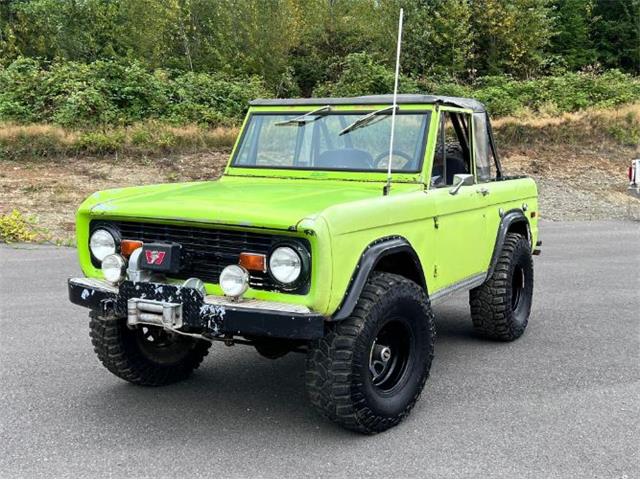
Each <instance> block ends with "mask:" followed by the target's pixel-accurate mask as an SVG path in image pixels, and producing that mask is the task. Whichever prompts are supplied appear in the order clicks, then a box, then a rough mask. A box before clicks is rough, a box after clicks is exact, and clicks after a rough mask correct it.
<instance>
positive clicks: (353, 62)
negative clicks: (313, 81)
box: [313, 53, 420, 97]
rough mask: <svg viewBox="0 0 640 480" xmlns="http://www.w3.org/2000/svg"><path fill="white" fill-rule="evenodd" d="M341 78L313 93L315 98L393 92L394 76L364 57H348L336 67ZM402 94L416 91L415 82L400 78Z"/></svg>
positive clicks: (365, 55)
mask: <svg viewBox="0 0 640 480" xmlns="http://www.w3.org/2000/svg"><path fill="white" fill-rule="evenodd" d="M336 68H337V69H338V70H339V71H341V74H340V76H339V78H338V80H337V81H335V82H325V83H322V84H320V85H318V86H317V87H316V89H315V90H314V91H313V94H314V96H316V97H354V96H358V95H377V94H385V93H392V92H393V81H394V72H393V71H392V70H390V69H388V68H387V67H385V66H384V65H381V64H379V63H377V62H376V61H375V60H374V58H373V57H372V56H371V55H369V54H367V53H352V54H350V55H347V56H346V57H345V59H344V61H343V62H341V63H340V64H339V65H337V66H336ZM399 85H400V91H402V93H416V92H418V91H419V90H420V89H419V88H418V85H417V84H416V82H415V81H413V80H412V79H410V78H408V77H404V76H403V77H402V78H401V79H400V81H399Z"/></svg>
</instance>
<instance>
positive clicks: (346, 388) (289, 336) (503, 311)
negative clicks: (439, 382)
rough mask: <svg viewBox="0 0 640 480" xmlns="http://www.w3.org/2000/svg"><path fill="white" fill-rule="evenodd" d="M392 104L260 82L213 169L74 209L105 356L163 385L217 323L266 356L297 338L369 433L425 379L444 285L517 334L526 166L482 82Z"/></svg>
mask: <svg viewBox="0 0 640 480" xmlns="http://www.w3.org/2000/svg"><path fill="white" fill-rule="evenodd" d="M393 105H394V104H393V103H392V97H391V96H386V95H385V96H369V97H357V98H332V99H327V98H319V99H294V100H256V101H254V102H252V103H251V105H250V108H249V112H248V115H247V117H246V119H245V121H244V125H243V127H242V130H241V133H240V135H239V137H238V140H237V143H236V145H235V148H234V149H233V152H232V154H231V158H230V160H229V164H228V165H227V167H226V170H225V172H224V175H223V176H222V178H220V179H219V180H217V181H206V182H196V183H182V184H164V185H149V186H143V187H133V188H122V189H115V190H108V191H102V192H97V193H95V194H93V195H91V196H90V197H89V198H88V199H87V200H86V201H85V202H84V203H83V204H82V205H81V206H80V209H79V211H78V215H77V240H78V255H79V259H80V265H81V267H82V270H83V272H84V274H85V275H86V277H83V278H71V279H69V282H68V286H69V297H70V300H71V301H72V302H73V303H75V304H78V305H81V306H84V307H87V308H89V309H90V310H91V312H90V331H91V332H90V333H91V340H92V342H93V346H94V348H95V352H96V353H97V355H98V358H99V359H100V361H101V362H102V363H103V364H104V366H105V367H106V368H107V369H108V370H110V371H111V372H112V373H114V374H115V375H117V376H118V377H120V378H123V379H125V380H127V381H129V382H132V383H135V384H140V385H165V384H168V383H171V382H175V381H179V380H182V379H184V378H186V377H187V376H189V374H190V373H191V372H192V371H193V370H194V369H195V368H197V367H198V365H199V364H200V362H201V361H202V359H203V357H204V356H205V355H206V354H207V350H208V348H209V346H210V345H211V344H212V343H213V342H215V341H220V342H223V343H225V344H226V345H233V344H235V343H241V344H248V345H253V346H254V347H255V348H256V350H257V351H258V352H259V353H260V354H261V355H264V356H265V357H268V358H277V357H280V356H282V355H285V354H286V353H288V352H292V351H295V352H303V353H305V354H306V356H307V360H306V388H307V391H308V397H309V400H310V402H311V404H312V405H313V406H314V407H315V408H317V409H318V410H319V411H320V412H321V413H322V414H324V415H325V416H326V417H328V418H329V419H331V420H333V421H335V422H338V423H339V424H341V425H342V426H344V427H346V428H349V429H352V430H356V431H360V432H365V433H375V432H380V431H383V430H386V429H388V428H390V427H392V426H394V425H396V424H398V423H399V422H400V421H401V420H402V419H403V418H404V417H405V416H406V415H407V414H408V413H409V411H410V410H411V408H412V407H413V405H414V404H415V402H416V400H417V399H418V397H419V395H420V393H421V391H422V389H423V386H424V384H425V381H426V379H427V376H428V374H429V369H430V367H431V361H432V358H433V351H434V339H435V329H434V318H433V312H432V305H433V304H434V303H435V302H437V301H441V300H442V299H444V298H446V297H447V296H448V295H450V294H452V293H454V292H458V291H461V290H468V291H469V292H470V293H469V303H470V306H471V320H472V321H473V325H474V327H475V328H476V329H477V331H478V333H479V334H480V335H483V336H485V337H487V338H489V339H493V340H501V341H511V340H514V339H516V338H518V337H519V336H520V335H522V333H523V332H524V330H525V328H526V326H527V321H528V317H529V312H530V310H531V302H532V293H533V263H532V254H535V253H538V249H537V246H538V245H539V242H538V201H537V189H536V185H535V183H534V181H533V180H531V179H530V178H527V177H507V176H505V175H504V173H503V172H502V169H501V167H500V162H499V158H498V155H497V152H496V148H495V145H494V141H493V135H492V131H491V126H490V123H489V117H488V115H487V112H486V111H485V109H484V107H483V105H482V104H480V103H478V102H477V101H474V100H471V99H463V98H451V97H436V96H427V95H399V96H398V98H397V103H396V105H397V106H395V107H394V106H393ZM392 118H394V120H393V122H394V125H395V128H394V131H395V137H394V141H393V143H392V148H390V146H389V145H390V140H389V138H390V131H391V130H392V128H391V126H392ZM390 151H391V152H392V155H391V159H390V158H389V152H390ZM388 162H391V168H390V173H391V175H390V176H389V175H388Z"/></svg>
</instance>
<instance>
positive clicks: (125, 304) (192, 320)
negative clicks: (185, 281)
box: [68, 278, 325, 340]
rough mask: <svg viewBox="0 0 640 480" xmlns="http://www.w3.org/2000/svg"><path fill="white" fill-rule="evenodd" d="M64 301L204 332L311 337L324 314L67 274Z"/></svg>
mask: <svg viewBox="0 0 640 480" xmlns="http://www.w3.org/2000/svg"><path fill="white" fill-rule="evenodd" d="M68 286H69V300H71V302H72V303H75V304H76V305H80V306H83V307H86V308H89V309H91V310H93V311H96V312H98V313H99V314H102V315H115V316H118V317H123V318H127V323H128V324H129V326H132V327H134V326H136V325H137V324H147V325H157V326H161V327H164V328H167V329H171V330H175V331H178V332H182V333H187V334H189V333H192V334H201V335H204V336H209V337H222V336H229V335H239V336H251V337H274V338H288V339H298V340H312V339H316V338H320V337H322V336H323V335H324V325H325V319H324V317H323V316H322V315H319V314H317V313H313V312H311V311H309V309H307V308H306V307H304V306H298V305H291V304H285V303H278V302H265V301H259V300H245V301H241V302H233V301H231V300H230V299H228V298H226V297H217V296H212V295H203V294H202V292H200V291H199V290H197V289H195V288H188V287H182V286H179V285H168V284H160V283H150V282H131V281H125V282H123V283H122V284H121V285H120V286H119V287H115V286H113V285H111V284H109V283H107V282H105V281H102V280H97V279H91V278H71V279H69V282H68Z"/></svg>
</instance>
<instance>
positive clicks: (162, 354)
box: [89, 313, 210, 386]
mask: <svg viewBox="0 0 640 480" xmlns="http://www.w3.org/2000/svg"><path fill="white" fill-rule="evenodd" d="M90 317H91V320H90V322H89V326H90V336H91V342H92V343H93V347H94V350H95V352H96V354H97V355H98V359H99V360H100V361H101V362H102V364H103V365H104V366H105V367H106V368H107V369H108V370H109V371H110V372H111V373H113V374H114V375H116V376H118V377H120V378H122V379H123V380H126V381H128V382H131V383H135V384H137V385H149V386H159V385H167V384H170V383H174V382H178V381H180V380H184V379H185V378H187V377H188V376H189V375H191V372H193V370H195V369H196V368H198V366H199V365H200V362H202V359H203V358H204V357H205V355H206V354H207V352H208V350H209V346H210V344H209V342H206V341H204V340H198V339H195V338H190V337H187V336H184V335H179V334H176V333H171V332H167V331H166V330H164V329H162V328H160V327H152V326H141V327H137V328H135V329H129V328H128V327H127V325H126V319H125V318H116V317H103V316H100V315H96V314H94V313H91V314H90Z"/></svg>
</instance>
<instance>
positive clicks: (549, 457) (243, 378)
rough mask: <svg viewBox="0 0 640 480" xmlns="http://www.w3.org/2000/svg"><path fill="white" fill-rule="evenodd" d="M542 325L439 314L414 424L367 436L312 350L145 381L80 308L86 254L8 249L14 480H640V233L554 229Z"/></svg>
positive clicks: (546, 246)
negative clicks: (492, 328) (115, 365)
mask: <svg viewBox="0 0 640 480" xmlns="http://www.w3.org/2000/svg"><path fill="white" fill-rule="evenodd" d="M541 238H542V240H543V247H542V250H543V254H542V256H540V257H536V259H535V293H534V295H535V298H534V307H533V311H532V314H531V318H530V322H529V327H528V329H527V331H526V333H525V334H524V336H523V337H522V338H521V339H519V340H518V341H516V342H513V343H510V344H502V343H495V342H488V341H485V340H482V339H479V338H477V337H476V336H474V334H473V331H472V328H471V320H470V318H469V310H468V306H467V298H466V295H458V296H456V297H455V298H452V299H451V300H450V301H449V302H448V303H445V304H442V305H440V306H439V307H438V308H437V309H436V314H437V330H438V338H437V342H436V355H435V360H434V364H433V368H432V370H431V377H430V378H429V380H428V381H427V385H426V387H425V390H424V392H423V395H422V397H421V399H420V401H419V402H418V404H417V405H416V407H415V408H414V410H413V412H412V414H411V415H410V416H409V417H408V418H407V419H406V421H405V422H403V423H402V424H401V425H400V426H398V427H396V428H394V429H392V430H390V431H388V432H386V433H383V434H380V435H376V436H362V435H358V434H354V433H350V432H347V431H344V430H342V429H340V428H339V427H337V426H334V425H333V424H331V423H329V422H327V421H325V420H323V419H322V418H321V417H319V416H317V415H316V414H315V413H314V412H313V411H312V410H311V409H310V408H309V407H308V405H307V404H306V402H305V395H304V379H303V373H304V357H303V356H302V355H300V354H289V355H287V356H286V357H284V358H281V359H279V360H276V361H271V360H267V359H264V358H262V357H260V356H259V355H258V354H257V353H256V352H255V351H254V350H253V348H251V347H246V346H235V347H226V346H224V345H222V344H216V345H214V346H213V347H212V350H211V353H210V354H209V356H208V357H207V358H206V360H205V362H204V363H203V365H202V366H201V367H200V369H199V370H197V372H196V374H195V375H194V376H193V377H192V378H191V379H190V380H188V381H186V382H182V383H179V384H175V385H171V386H168V387H162V388H144V387H136V386H133V385H129V384H127V383H125V382H124V381H122V380H119V379H118V378H116V377H114V376H113V375H111V374H110V373H109V372H108V371H107V370H106V369H104V368H103V367H102V366H101V365H100V364H99V362H98V360H97V358H96V357H95V355H94V353H93V350H92V347H91V343H90V341H89V335H88V317H87V312H86V311H85V310H84V309H82V308H80V307H76V306H74V305H71V304H70V303H69V302H68V300H67V291H66V278H67V277H68V276H72V275H76V274H78V273H79V269H78V267H77V263H76V258H75V255H76V252H75V250H73V249H70V248H57V247H48V246H40V247H34V246H1V247H0V477H16V476H20V477H43V476H56V477H69V476H72V477H109V476H117V477H128V476H135V477H148V476H154V477H175V476H181V477H182V476H186V477H200V476H210V477H216V476H227V477H244V476H258V477H262V476H264V477H280V476H285V477H306V476H320V477H327V476H331V477H360V476H370V477H379V476H384V477H397V476H402V477H417V476H419V477H432V476H437V477H451V476H456V477H458V476H462V477H476V476H482V477H522V476H534V477H582V476H588V477H624V476H628V477H640V249H639V247H640V223H633V222H575V223H544V224H543V225H542V229H541Z"/></svg>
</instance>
